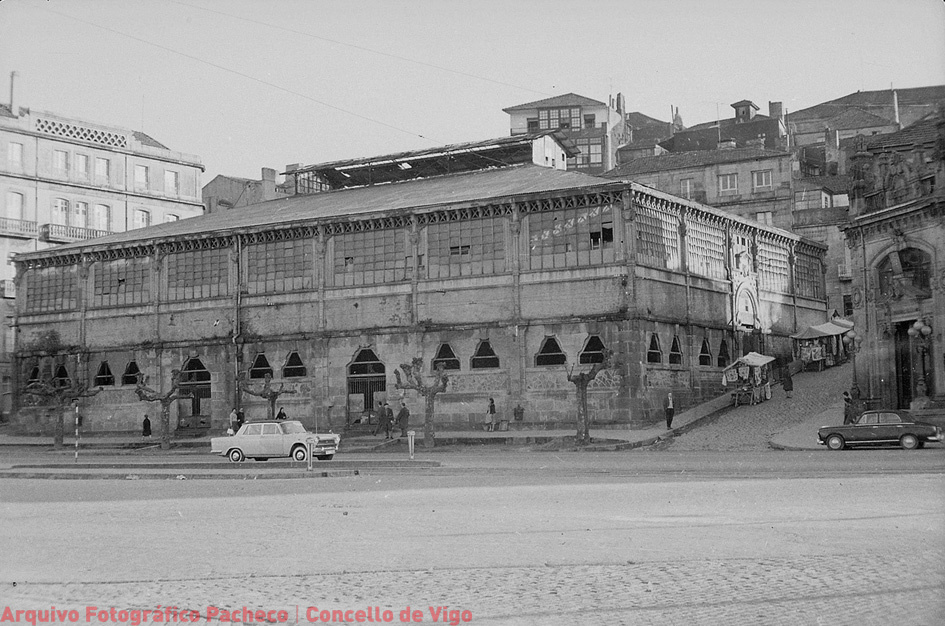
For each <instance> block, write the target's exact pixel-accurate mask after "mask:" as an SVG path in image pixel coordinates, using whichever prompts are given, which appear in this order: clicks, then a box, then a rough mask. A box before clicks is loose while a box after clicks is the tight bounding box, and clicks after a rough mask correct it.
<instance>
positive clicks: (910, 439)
mask: <svg viewBox="0 0 945 626" xmlns="http://www.w3.org/2000/svg"><path fill="white" fill-rule="evenodd" d="M899 445H900V446H902V449H903V450H915V449H916V448H918V447H919V438H918V437H916V436H915V435H903V436H902V437H900V438H899Z"/></svg>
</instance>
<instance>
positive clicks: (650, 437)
mask: <svg viewBox="0 0 945 626" xmlns="http://www.w3.org/2000/svg"><path fill="white" fill-rule="evenodd" d="M729 404H731V401H730V399H729V396H728V394H725V395H723V396H720V397H719V398H716V399H714V400H710V401H708V402H705V403H703V404H700V405H698V406H695V407H692V408H690V409H688V410H686V411H683V412H682V413H680V414H679V415H677V416H676V417H675V418H674V419H673V428H672V430H669V429H666V428H665V427H663V426H662V425H655V426H651V427H649V428H644V429H630V428H629V427H627V428H601V429H597V428H592V429H591V438H592V439H594V440H595V442H594V443H592V444H591V446H589V449H590V450H623V449H629V448H637V447H641V446H647V445H651V444H653V443H656V442H657V441H659V440H660V439H666V438H668V437H672V436H673V433H675V432H681V431H684V430H686V429H688V428H691V427H693V426H695V425H697V424H698V422H699V421H701V420H702V419H705V418H706V417H708V416H710V415H712V414H713V413H715V412H717V411H719V410H721V409H724V408H725V407H727V406H729ZM413 430H414V431H415V432H416V433H417V435H416V440H417V448H418V449H421V448H422V447H423V426H422V424H418V425H417V426H416V427H414V428H413ZM575 432H576V428H568V429H556V430H541V429H534V430H509V431H503V432H486V431H476V430H443V431H439V432H438V433H437V434H436V442H437V445H441V446H442V445H470V444H486V445H490V444H491V445H501V444H505V445H528V444H542V443H547V442H550V441H553V440H555V439H565V438H567V437H573V436H574V435H575ZM399 441H400V442H402V441H403V440H402V439H401V440H399V439H389V440H385V439H383V438H379V437H371V436H354V437H347V438H346V437H345V436H344V435H342V448H341V451H342V452H352V451H357V452H371V451H375V452H383V451H385V449H386V448H390V447H393V446H397V445H398V442H399ZM345 444H347V445H345ZM4 446H31V447H32V446H35V447H41V448H51V447H52V438H51V437H48V436H42V437H39V436H19V435H8V434H0V448H2V447H4ZM171 446H172V447H171V450H172V451H175V450H176V451H179V452H182V451H184V450H188V451H193V452H198V451H209V449H210V437H193V438H186V439H173V440H172V441H171ZM74 447H75V436H74V435H72V434H67V435H66V436H65V437H64V438H63V450H65V451H68V450H71V449H73V448H74ZM79 448H80V450H82V451H88V450H111V451H115V450H125V451H129V452H131V451H143V450H148V449H159V448H160V439H159V438H157V437H154V438H152V439H150V440H147V439H143V438H142V437H140V436H138V435H103V436H96V435H88V436H84V437H83V436H80V437H79Z"/></svg>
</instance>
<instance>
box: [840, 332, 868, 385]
mask: <svg viewBox="0 0 945 626" xmlns="http://www.w3.org/2000/svg"><path fill="white" fill-rule="evenodd" d="M843 345H845V346H846V347H847V352H849V353H850V355H851V356H852V357H853V387H852V388H853V390H854V392H855V393H856V396H859V389H860V386H859V385H858V384H857V375H856V353H857V352H859V351H860V349H862V347H863V335H861V334H859V333H857V332H856V331H855V330H850V331H847V333H846V334H845V335H844V336H843ZM854 399H859V398H858V397H857V398H854Z"/></svg>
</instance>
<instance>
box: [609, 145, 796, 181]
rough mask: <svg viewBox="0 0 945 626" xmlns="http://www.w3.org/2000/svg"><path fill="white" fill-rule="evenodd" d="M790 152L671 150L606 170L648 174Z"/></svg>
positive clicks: (613, 175)
mask: <svg viewBox="0 0 945 626" xmlns="http://www.w3.org/2000/svg"><path fill="white" fill-rule="evenodd" d="M790 156H791V155H790V153H788V152H780V151H778V150H765V149H764V148H736V149H733V150H698V151H695V152H670V153H669V154H661V155H659V156H648V157H641V158H639V159H634V160H633V161H630V162H629V163H623V164H621V165H618V166H617V167H615V168H614V169H612V170H610V171H608V172H604V173H603V174H602V176H605V177H607V178H620V177H624V176H632V175H633V174H648V173H651V172H665V171H668V170H682V169H688V168H693V167H705V166H707V165H718V164H721V163H737V162H739V161H753V160H757V159H770V158H779V157H790Z"/></svg>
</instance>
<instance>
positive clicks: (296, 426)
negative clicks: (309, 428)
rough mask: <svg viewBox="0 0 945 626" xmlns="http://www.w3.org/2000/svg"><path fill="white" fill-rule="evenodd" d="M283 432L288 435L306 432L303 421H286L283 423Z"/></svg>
mask: <svg viewBox="0 0 945 626" xmlns="http://www.w3.org/2000/svg"><path fill="white" fill-rule="evenodd" d="M282 432H284V433H285V434H287V435H298V434H301V433H304V432H305V427H304V426H302V422H285V423H284V424H282Z"/></svg>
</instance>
